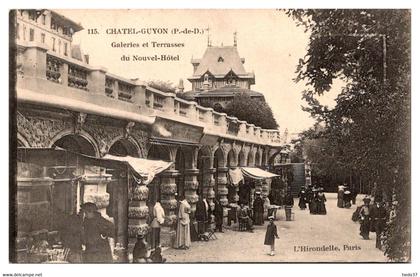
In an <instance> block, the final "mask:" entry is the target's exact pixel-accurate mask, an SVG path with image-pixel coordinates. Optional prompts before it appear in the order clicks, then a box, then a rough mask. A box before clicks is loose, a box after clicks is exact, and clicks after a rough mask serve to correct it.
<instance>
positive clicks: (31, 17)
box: [29, 10, 36, 21]
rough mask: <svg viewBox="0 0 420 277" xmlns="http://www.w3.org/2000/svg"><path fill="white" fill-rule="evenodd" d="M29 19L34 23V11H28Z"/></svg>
mask: <svg viewBox="0 0 420 277" xmlns="http://www.w3.org/2000/svg"><path fill="white" fill-rule="evenodd" d="M29 19H30V20H33V21H36V11H35V10H30V11H29Z"/></svg>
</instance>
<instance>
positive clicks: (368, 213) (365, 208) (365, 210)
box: [352, 197, 388, 249]
mask: <svg viewBox="0 0 420 277" xmlns="http://www.w3.org/2000/svg"><path fill="white" fill-rule="evenodd" d="M387 218H388V213H387V210H386V208H385V204H384V202H383V201H382V200H381V199H380V198H379V197H377V198H375V199H374V203H373V205H372V204H371V199H370V197H365V198H364V199H363V205H362V206H360V207H358V208H357V209H356V211H355V212H354V214H353V217H352V219H353V220H354V221H357V220H359V222H360V235H361V236H362V238H363V239H365V240H368V239H369V233H370V232H375V233H376V248H378V249H382V245H381V236H382V233H383V231H384V228H385V223H386V220H387Z"/></svg>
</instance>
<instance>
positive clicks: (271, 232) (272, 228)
mask: <svg viewBox="0 0 420 277" xmlns="http://www.w3.org/2000/svg"><path fill="white" fill-rule="evenodd" d="M268 219H269V220H270V223H269V224H268V225H267V231H266V232H265V239H264V245H270V256H274V251H275V242H276V238H277V239H278V238H279V236H278V234H277V226H276V224H274V216H269V217H268Z"/></svg>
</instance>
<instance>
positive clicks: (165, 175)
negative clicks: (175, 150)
mask: <svg viewBox="0 0 420 277" xmlns="http://www.w3.org/2000/svg"><path fill="white" fill-rule="evenodd" d="M178 174H179V172H178V170H175V169H168V170H165V171H164V172H162V173H161V174H160V175H159V176H160V182H161V183H160V199H161V200H160V203H161V204H162V207H163V209H164V210H165V222H164V223H163V226H161V232H160V243H161V245H162V246H172V245H173V242H174V240H175V235H176V233H175V232H176V226H175V223H176V217H177V215H176V214H175V212H176V211H175V210H176V206H177V200H176V199H175V193H176V191H177V187H176V183H175V178H176V177H177V176H178Z"/></svg>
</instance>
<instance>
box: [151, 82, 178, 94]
mask: <svg viewBox="0 0 420 277" xmlns="http://www.w3.org/2000/svg"><path fill="white" fill-rule="evenodd" d="M147 85H148V86H149V87H152V88H155V89H158V90H160V91H163V92H172V93H175V91H176V88H175V86H174V84H173V83H172V82H170V81H161V80H150V81H148V82H147Z"/></svg>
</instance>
